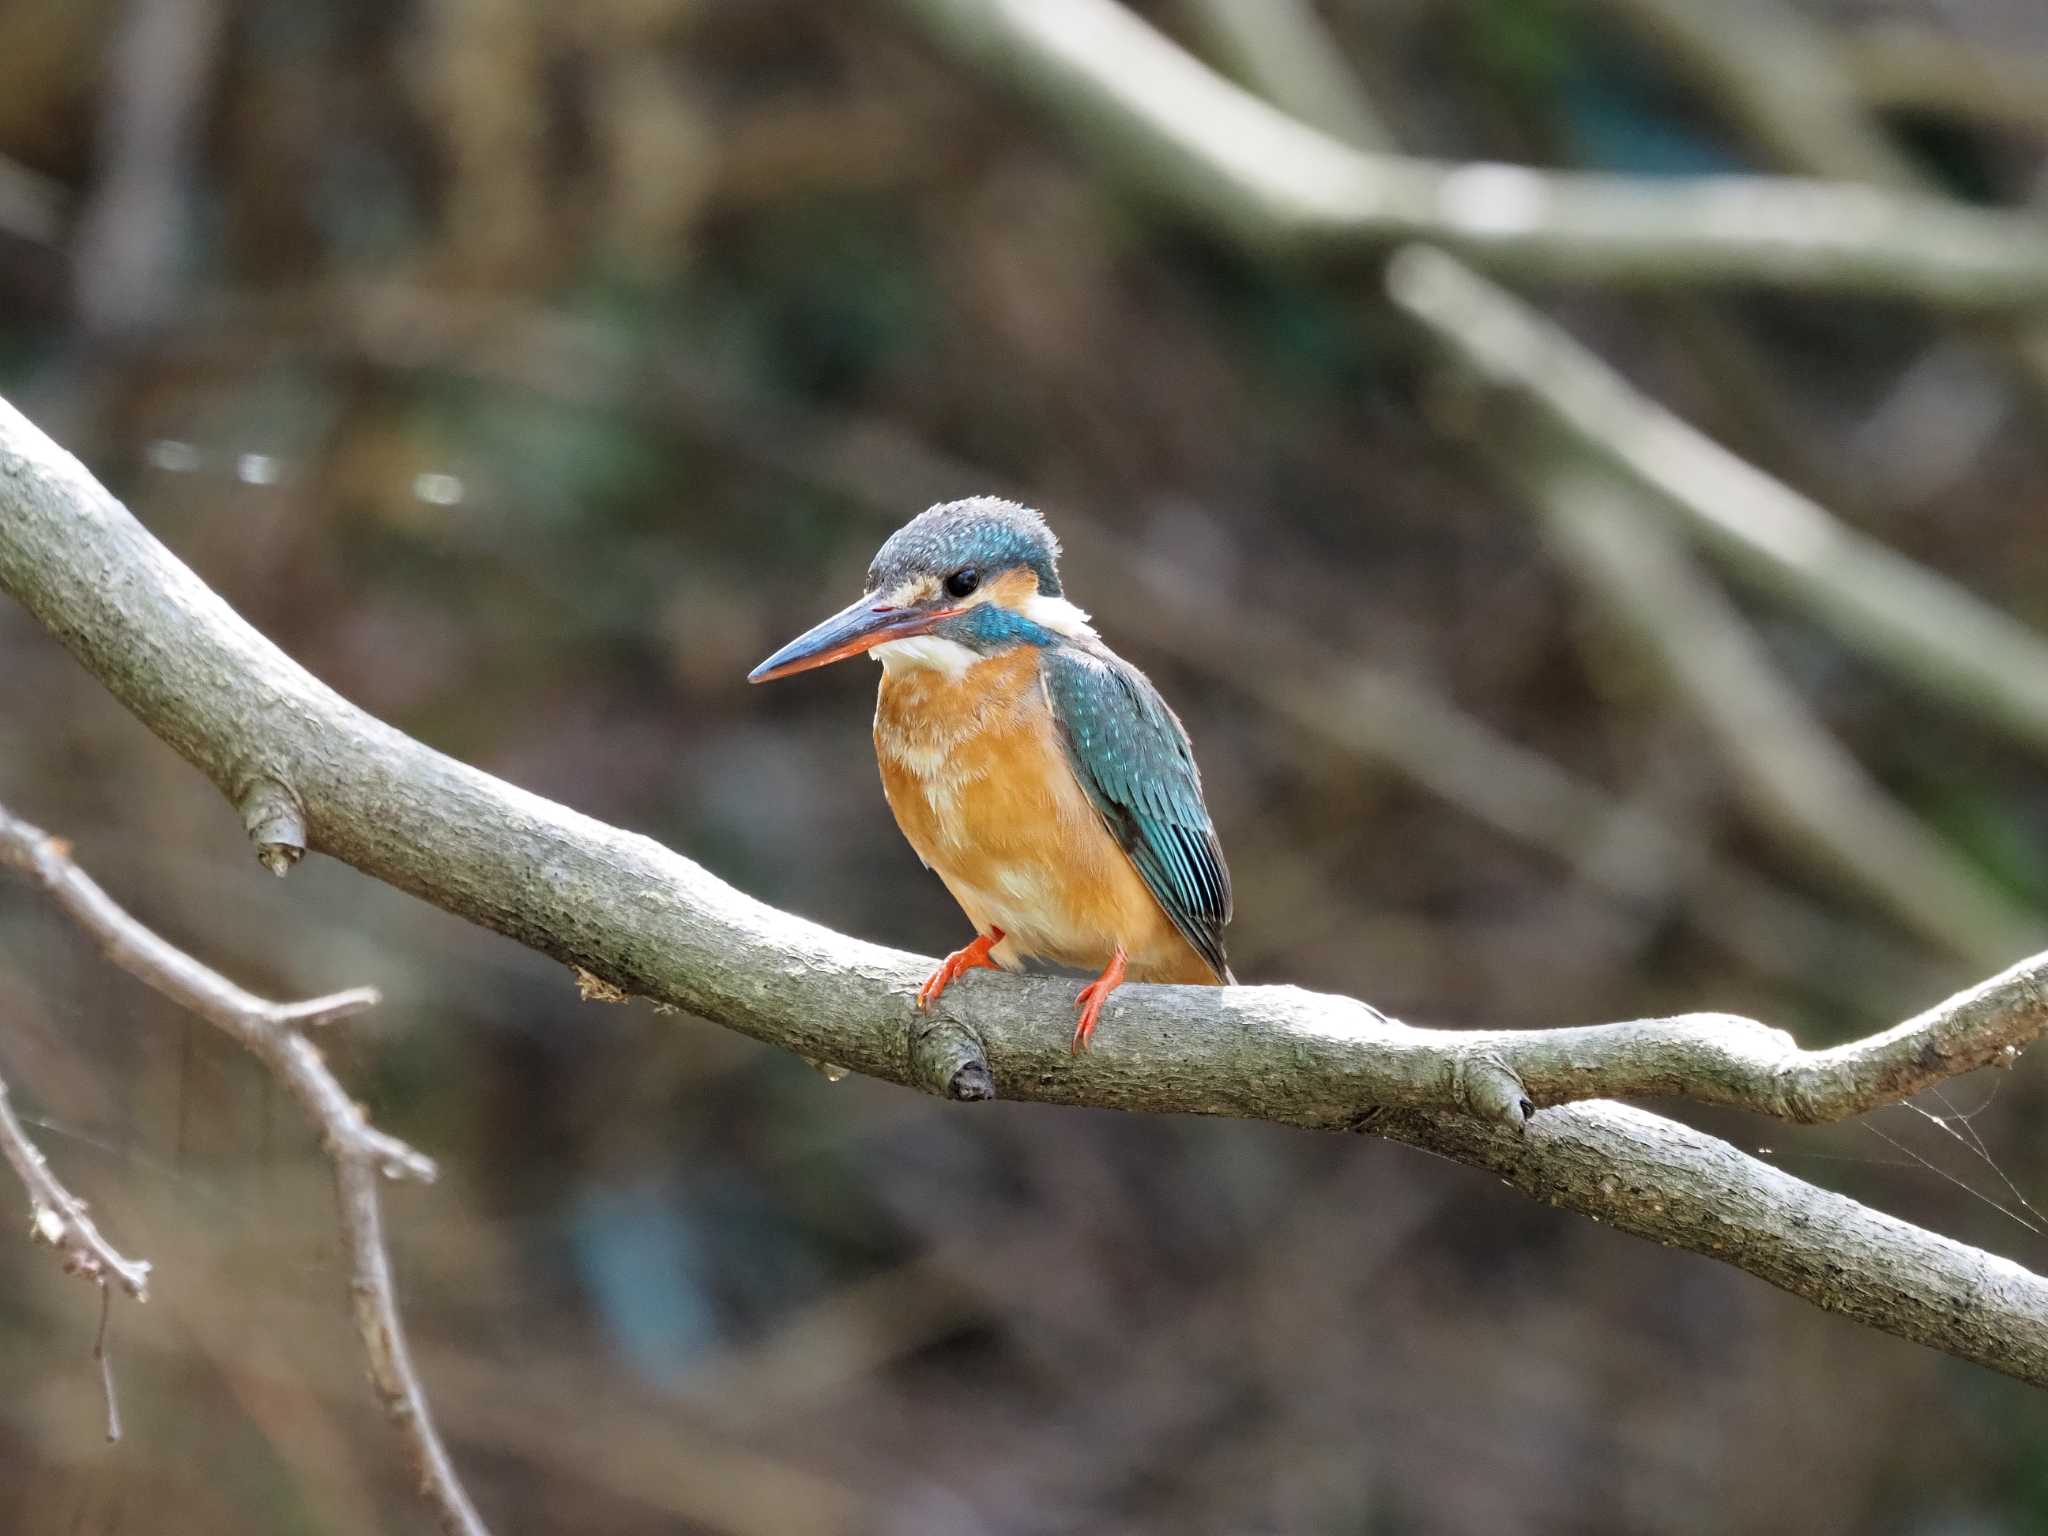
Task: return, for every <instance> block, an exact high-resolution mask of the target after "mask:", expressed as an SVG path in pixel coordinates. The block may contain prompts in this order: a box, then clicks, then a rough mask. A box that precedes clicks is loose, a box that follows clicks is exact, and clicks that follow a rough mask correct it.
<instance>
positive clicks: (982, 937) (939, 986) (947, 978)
mask: <svg viewBox="0 0 2048 1536" xmlns="http://www.w3.org/2000/svg"><path fill="white" fill-rule="evenodd" d="M1002 942H1003V930H1002V929H1000V928H997V927H995V926H994V925H993V924H991V925H990V927H989V930H988V932H987V933H985V934H980V933H977V934H976V935H975V936H974V942H973V943H972V944H969V945H968V946H967V947H966V948H965V949H956V950H954V951H953V953H951V954H950V955H948V956H946V958H945V959H944V960H942V961H940V962H939V968H938V969H937V970H936V971H933V972H932V973H931V975H929V976H927V977H925V979H924V985H923V986H921V987H919V988H918V989H917V1006H918V1008H919V1010H920V1011H922V1012H924V1013H930V1012H931V1011H932V1004H933V1003H936V1002H937V1001H938V1000H939V994H940V993H941V992H944V991H945V990H946V988H948V987H950V986H951V985H952V984H953V983H954V982H956V981H958V980H959V979H960V978H961V977H962V976H963V975H965V974H966V973H967V972H968V971H972V970H975V969H977V968H978V969H981V970H988V971H999V970H1001V969H1002V967H1001V966H999V965H997V964H996V963H995V961H994V960H992V959H990V958H989V951H990V950H992V949H994V948H995V947H996V946H997V945H998V944H1000V943H1002Z"/></svg>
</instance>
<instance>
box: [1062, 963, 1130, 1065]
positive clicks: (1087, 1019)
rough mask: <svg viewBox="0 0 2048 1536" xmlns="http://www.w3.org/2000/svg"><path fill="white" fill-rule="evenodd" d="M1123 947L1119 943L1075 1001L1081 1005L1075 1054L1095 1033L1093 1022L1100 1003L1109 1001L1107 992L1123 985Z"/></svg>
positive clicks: (1098, 1014)
mask: <svg viewBox="0 0 2048 1536" xmlns="http://www.w3.org/2000/svg"><path fill="white" fill-rule="evenodd" d="M1123 981H1124V947H1123V945H1121V944H1119V945H1117V947H1116V953H1115V954H1113V955H1111V956H1110V957H1109V964H1107V965H1105V966H1104V967H1103V968H1102V974H1101V975H1100V976H1098V977H1096V978H1095V979H1094V980H1093V981H1091V982H1089V983H1088V985H1087V986H1085V987H1083V988H1082V989H1081V995H1080V997H1078V998H1077V999H1075V1001H1077V1002H1078V1003H1080V1005H1081V1017H1080V1019H1079V1020H1078V1021H1077V1022H1076V1023H1075V1025H1074V1046H1073V1052H1074V1054H1075V1055H1076V1056H1078V1055H1080V1054H1081V1053H1082V1052H1083V1051H1085V1050H1087V1049H1088V1042H1089V1040H1091V1039H1092V1038H1093V1037H1094V1035H1095V1023H1096V1021H1097V1020H1098V1019H1100V1018H1101V1017H1102V1005H1103V1004H1104V1003H1106V1002H1108V1001H1109V994H1110V993H1112V992H1114V991H1115V990H1116V989H1117V988H1118V987H1120V986H1122V985H1123Z"/></svg>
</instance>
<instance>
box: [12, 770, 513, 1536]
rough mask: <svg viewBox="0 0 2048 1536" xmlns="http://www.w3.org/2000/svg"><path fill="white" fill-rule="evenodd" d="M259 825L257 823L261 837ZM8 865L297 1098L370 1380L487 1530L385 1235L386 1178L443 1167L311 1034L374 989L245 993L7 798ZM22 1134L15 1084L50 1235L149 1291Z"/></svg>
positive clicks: (29, 1178)
mask: <svg viewBox="0 0 2048 1536" xmlns="http://www.w3.org/2000/svg"><path fill="white" fill-rule="evenodd" d="M256 830H257V829H255V828H252V829H251V835H252V836H255V834H256ZM260 846H261V845H260V844H259V847H260ZM0 863H4V864H7V865H11V866H12V867H13V868H15V869H16V870H18V871H19V872H20V873H22V874H23V875H25V876H27V877H28V878H29V879H30V880H33V881H34V882H35V883H36V884H37V885H39V886H41V887H42V888H43V890H44V891H45V892H47V893H48V895H49V896H50V898H51V900H53V901H54V902H55V903H56V904H57V905H58V906H59V907H60V908H62V909H63V911H64V912H65V913H66V914H67V915H68V916H69V917H70V918H71V919H72V920H73V921H74V922H76V923H77V924H78V925H79V927H80V928H82V929H84V930H85V931H86V932H87V933H88V934H90V935H91V936H92V938H93V940H94V941H95V942H96V943H97V944H98V945H99V946H100V948H101V950H102V951H103V952H104V953H105V954H106V957H107V958H108V959H109V960H111V961H113V962H114V964H116V965H118V966H120V967H121V969H122V970H124V971H127V972H128V973H129V974H130V975H131V976H134V977H135V978H136V979H137V980H139V981H141V982H143V983H144V984H145V985H147V986H149V987H151V988H153V989H154V990H155V991H157V992H160V993H162V994H163V995H164V996H165V997H167V998H169V999H170V1000H171V1001H172V1002H174V1003H176V1004H178V1005H179V1006H180V1007H182V1008H185V1009H187V1010H188V1011H190V1012H191V1013H194V1014H196V1015H198V1016H199V1017H200V1018H202V1019H204V1020H206V1022H207V1023H209V1024H211V1025H213V1026H214V1027H215V1028H216V1029H218V1030H220V1031H221V1032H222V1033H224V1034H226V1035H228V1036H229V1037H230V1038H231V1039H233V1040H235V1041H236V1042H237V1043H238V1044H240V1045H241V1046H242V1047H243V1048H244V1049H245V1050H247V1051H248V1052H249V1053H250V1054H251V1055H253V1056H254V1057H255V1058H256V1059H257V1060H258V1061H260V1062H262V1063H263V1065H264V1066H265V1067H266V1068H268V1069H269V1071H270V1073H271V1075H272V1076H273V1077H275V1078H276V1079H277V1080H278V1082H279V1083H280V1084H282V1085H283V1087H284V1088H285V1090H286V1091H287V1092H288V1093H289V1094H291V1096H292V1097H293V1098H294V1099H296V1100H298V1102H299V1107H300V1108H301V1109H303V1110H304V1111H305V1113H306V1118H307V1119H308V1120H309V1121H311V1122H312V1124H313V1127H314V1129H315V1130H316V1131H318V1132H319V1135H320V1140H321V1144H322V1146H323V1147H324V1149H325V1151H326V1153H327V1157H328V1160H329V1161H330V1162H332V1163H333V1165H334V1182H335V1194H336V1197H337V1200H338V1203H339V1207H340V1219H341V1230H342V1239H343V1245H344V1247H345V1248H346V1249H347V1251H348V1256H349V1291H350V1294H351V1296H352V1297H353V1299H354V1308H355V1317H356V1330H357V1332H358V1333H360V1334H361V1335H362V1339H363V1346H364V1348H365V1349H366V1350H367V1351H368V1353H369V1357H370V1380H371V1383H372V1385H373V1386H374V1387H375V1388H376V1391H377V1396H378V1399H379V1400H380V1401H381V1402H382V1403H383V1405H384V1411H385V1414H386V1416H387V1417H388V1418H390V1420H391V1422H392V1423H393V1424H394V1425H395V1426H396V1427H397V1429H398V1431H399V1433H400V1434H401V1435H402V1436H403V1437H404V1439H405V1444H406V1449H407V1452H408V1454H409V1455H410V1457H411V1460H412V1465H413V1471H414V1474H415V1475H416V1476H417V1477H418V1479H419V1485H420V1490H421V1492H422V1493H424V1494H425V1495H426V1498H427V1500H428V1502H429V1503H430V1504H431V1505H432V1506H433V1509H434V1512H435V1514H436V1515H437V1516H438V1517H439V1519H440V1522H441V1528H442V1529H443V1530H444V1531H446V1532H447V1533H448V1536H489V1532H488V1531H487V1530H486V1529H485V1526H484V1523H483V1521H482V1519H481V1518H480V1517H479V1516H478V1515H477V1512H476V1509H475V1507H474V1506H473V1505H472V1504H471V1503H470V1501H469V1495H468V1494H467V1493H466V1492H465V1491H464V1490H463V1487H462V1482H461V1479H460V1478H458V1477H457V1476H456V1474H455V1467H454V1464H453V1463H452V1462H451V1461H450V1460H449V1459H448V1452H447V1450H446V1448H445V1447H443V1446H442V1444H441V1437H440V1434H439V1432H438V1431H437V1430H436V1429H435V1428H434V1419H433V1415H432V1413H431V1412H430V1411H429V1409H428V1407H427V1398H426V1391H425V1389H424V1388H423V1387H422V1386H421V1385H420V1379H419V1374H418V1372H417V1371H416V1370H415V1369H414V1368H413V1364H412V1357H411V1354H410V1352H409V1351H408V1350H407V1348H406V1342H405V1330H404V1326H403V1324H402V1323H401V1321H400V1319H399V1313H398V1291H397V1287H396V1285H395V1283H394V1282H393V1280H392V1276H391V1257H390V1254H389V1252H388V1250H387V1249H386V1247H385V1242H384V1215H383V1208H382V1203H381V1201H380V1199H379V1196H378V1192H377V1183H378V1180H380V1179H386V1178H389V1179H415V1180H418V1181H420V1182H422V1183H427V1182H431V1181H432V1180H433V1178H434V1176H435V1170H434V1165H433V1163H432V1162H431V1161H429V1160H428V1159H427V1158H425V1157H423V1156H422V1155H421V1154H419V1153H418V1152H415V1151H414V1150H413V1149H412V1148H411V1147H409V1146H407V1145H406V1144H405V1143H404V1142H402V1141H399V1140H398V1139H397V1138H396V1137H392V1136H387V1135H385V1134H384V1133H383V1132H382V1131H380V1130H378V1129H376V1128H375V1127H374V1126H372V1125H371V1124H370V1123H369V1121H368V1120H366V1119H365V1118H364V1116H363V1112H362V1110H361V1109H359V1108H358V1107H357V1106H356V1102H355V1100H354V1099H352V1098H350V1097H349V1094H348V1090H347V1089H345V1088H344V1087H342V1085H341V1083H340V1082H339V1080H337V1079H336V1077H335V1076H334V1074H333V1073H332V1072H330V1071H329V1070H328V1069H327V1064H326V1063H325V1062H324V1061H322V1060H321V1058H320V1052H319V1051H318V1049H316V1048H315V1047H314V1045H313V1043H312V1042H311V1041H310V1040H308V1039H307V1038H306V1037H305V1034H304V1033H303V1031H305V1030H307V1029H310V1028H314V1027H317V1026H319V1025H322V1024H331V1023H335V1022H337V1021H339V1020H341V1019H345V1018H349V1017H351V1016H352V1015H354V1014H358V1013H361V1012H363V1011H365V1010H366V1009H369V1008H373V1007H375V1006H376V1004H377V1000H378V999H377V994H376V992H375V991H373V990H372V989H370V988H368V987H354V988H351V989H350V990H348V991H346V992H336V993H333V994H331V995H330V996H327V997H317V998H312V999H309V1000H307V1001H305V1002H299V1003H273V1002H269V1001H266V1000H265V999H263V998H260V997H257V996H255V995H253V994H252V993H249V992H245V991H243V990H242V989H241V988H240V987H238V986H236V985H235V984H234V983H233V982H231V981H229V980H228V979H227V978H226V977H225V976H222V975H221V974H220V973H219V972H217V971H214V970H211V969H209V968H208V967H207V966H204V965H202V964H200V962H199V961H197V960H195V959H193V958H192V957H191V956H190V955H188V954H185V953H184V952H183V951H182V950H179V949H177V948H176V947H175V946H173V945H171V944H170V943H168V942H167V941H166V940H164V939H163V938H162V937H160V936H159V935H158V934H156V933H154V932H153V931H151V930H150V929H149V928H147V927H145V926H144V925H143V924H142V923H140V922H139V921H137V920H136V919H135V918H134V917H132V916H131V915H130V914H129V913H127V912H125V911H123V910H122V908H121V907H120V906H119V904H118V903H116V902H115V901H114V899H113V898H112V897H111V896H109V895H107V893H106V892H105V891H103V890H101V889H100V887H99V886H98V885H97V884H96V883H95V882H94V881H93V879H92V877H91V876H90V875H88V874H86V873H85V871H84V870H82V869H80V868H79V867H78V866H77V865H76V864H75V863H73V862H72V860H71V856H70V851H69V849H67V848H66V847H65V846H64V844H62V843H61V842H59V841H58V840H57V839H56V838H54V837H51V836H50V835H49V834H47V833H45V832H41V831H38V830H37V829H36V828H34V827H32V826H30V825H29V824H28V823H26V822H24V821H19V820H17V819H16V818H15V817H14V816H12V815H11V814H9V813H8V811H7V810H6V808H5V807H0ZM17 1143H18V1144H19V1146H20V1147H27V1139H26V1137H25V1136H22V1135H21V1133H20V1126H19V1125H18V1123H16V1122H15V1119H14V1116H13V1113H12V1111H11V1110H9V1109H8V1108H7V1104H6V1095H5V1092H4V1090H0V1148H4V1149H5V1150H7V1152H8V1156H9V1160H10V1161H13V1162H15V1163H16V1168H17V1171H18V1172H20V1174H21V1177H22V1178H23V1180H24V1181H25V1182H27V1183H28V1185H29V1189H30V1192H31V1194H32V1195H33V1196H34V1198H35V1200H36V1202H37V1210H38V1228H39V1231H41V1232H42V1233H43V1235H45V1236H46V1237H48V1239H49V1240H50V1241H52V1242H54V1243H56V1244H58V1246H60V1247H62V1248H64V1249H65V1250H66V1252H67V1254H69V1255H75V1256H81V1257H80V1262H81V1263H82V1264H83V1265H85V1266H90V1267H88V1268H87V1272H88V1273H96V1277H97V1278H98V1279H99V1280H100V1283H101V1285H102V1286H104V1285H105V1284H106V1283H107V1278H106V1277H107V1274H108V1273H111V1274H112V1275H114V1276H115V1277H117V1278H118V1279H119V1280H120V1281H121V1283H122V1284H123V1286H124V1287H125V1288H126V1289H127V1290H128V1291H129V1294H131V1295H133V1296H135V1297H136V1298H137V1299H138V1300H140V1299H141V1298H142V1294H143V1289H142V1288H143V1282H144V1280H145V1279H146V1277H147V1275H148V1270H149V1266H148V1265H146V1264H131V1263H129V1262H128V1261H126V1260H123V1259H122V1258H121V1257H120V1255H119V1254H117V1253H115V1252H114V1251H113V1249H112V1248H110V1247H108V1246H107V1245H106V1243H105V1242H104V1240H103V1239H101V1238H100V1236H99V1234H98V1233H97V1232H96V1231H95V1230H94V1229H93V1226H92V1223H91V1221H90V1220H88V1219H87V1218H86V1216H85V1213H84V1206H83V1204H82V1203H81V1202H79V1201H78V1200H77V1199H75V1198H74V1197H73V1196H71V1195H69V1194H68V1193H67V1192H66V1191H65V1190H64V1189H63V1188H62V1186H60V1185H58V1184H57V1183H56V1181H55V1180H54V1179H52V1178H51V1177H50V1176H49V1174H48V1170H47V1169H45V1168H43V1167H42V1162H41V1156H40V1154H39V1153H37V1152H36V1151H35V1149H34V1148H33V1147H27V1151H28V1153H29V1156H30V1158H31V1160H32V1161H31V1163H30V1165H29V1166H27V1167H24V1166H23V1165H22V1164H21V1162H20V1161H19V1160H18V1157H19V1149H18V1146H17ZM43 1211H54V1212H55V1217H54V1219H52V1220H51V1221H49V1222H48V1223H45V1222H44V1221H43V1219H42V1216H41V1213H42V1212H43ZM105 1331H106V1325H105V1321H104V1318H102V1322H101V1337H100V1343H98V1344H96V1345H95V1346H94V1353H95V1355H97V1356H99V1358H100V1359H101V1362H102V1367H103V1368H104V1363H105V1357H104V1344H105ZM108 1382H109V1385H108V1394H107V1403H108V1423H109V1427H110V1438H111V1437H114V1436H117V1435H118V1419H117V1418H115V1416H114V1408H113V1392H112V1386H111V1378H110V1377H109V1378H108Z"/></svg>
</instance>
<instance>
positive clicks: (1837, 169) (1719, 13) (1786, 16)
mask: <svg viewBox="0 0 2048 1536" xmlns="http://www.w3.org/2000/svg"><path fill="white" fill-rule="evenodd" d="M1606 3H1607V5H1608V7H1609V9H1611V10H1615V11H1618V12H1620V13H1621V14H1622V15H1623V16H1624V17H1626V18H1628V19H1630V20H1632V21H1633V22H1634V23H1635V24H1636V25H1637V26H1638V27H1639V28H1641V29H1642V30H1643V31H1644V32H1646V33H1647V34H1648V35H1649V36H1650V37H1651V38H1653V39H1654V40H1655V41H1657V42H1658V43H1661V44H1662V45H1663V46H1664V47H1665V48H1666V49H1667V50H1669V51H1670V52H1671V53H1673V54H1674V55H1676V56H1677V58H1678V59H1679V60H1680V62H1681V63H1682V64H1683V65H1685V66H1686V67H1687V68H1688V69H1690V70H1691V71H1692V72H1693V73H1694V74H1695V75H1697V76H1699V77H1700V78H1701V79H1702V80H1704V81H1706V82H1707V83H1708V84H1709V85H1711V86H1712V88H1713V92H1714V94H1713V97H1712V103H1713V105H1714V106H1716V107H1717V108H1720V109H1722V110H1725V111H1727V112H1729V113H1731V114H1732V115H1733V116H1734V117H1735V119H1736V120H1737V121H1738V122H1739V123H1741V124H1742V125H1743V126H1744V127H1745V128H1746V129H1747V130H1748V132H1749V134H1750V136H1751V137H1752V138H1754V139H1755V140H1756V141H1757V142H1758V143H1759V144H1761V145H1762V146H1763V147H1764V148H1765V149H1767V150H1768V151H1770V152H1771V153H1772V154H1773V155H1775V156H1776V157H1777V158H1778V159H1779V160H1780V161H1782V162H1783V163H1784V164H1786V165H1788V166H1792V167H1795V168H1797V169H1798V170H1800V171H1801V172H1804V173H1805V174H1807V175H1811V176H1827V177H1831V178H1835V179H1838V180H1841V181H1866V182H1870V183H1871V184H1873V185H1875V186H1881V187H1889V188H1891V189H1893V190H1894V191H1899V192H1925V191H1927V190H1928V188H1927V184H1926V178H1925V177H1923V176H1922V175H1921V173H1920V171H1919V168H1918V167H1916V166H1915V165H1914V164H1913V163H1912V162H1911V161H1909V160H1908V159H1907V158H1906V157H1905V155H1904V154H1903V153H1901V152H1900V150H1899V148H1898V146H1897V145H1896V144H1894V143H1893V142H1892V140H1891V138H1890V136H1889V135H1888V134H1886V133H1885V131H1884V130H1883V128H1882V127H1880V126H1879V125H1878V124H1877V123H1876V122H1875V121H1873V120H1872V119H1871V118H1870V117H1869V115H1868V114H1867V113H1866V112H1865V111H1864V106H1863V102H1862V100H1861V98H1860V96H1859V93H1858V91H1857V88H1856V85H1855V82H1854V81H1853V80H1852V79H1851V78H1850V77H1849V75H1848V74H1847V73H1846V72H1845V71H1844V69H1843V68H1842V61H1841V56H1840V53H1839V52H1838V50H1837V49H1836V48H1835V46H1834V40H1833V38H1832V36H1831V35H1830V34H1829V33H1828V32H1827V31H1826V30H1825V29H1824V28H1823V27H1822V26H1821V25H1820V24H1818V23H1816V22H1814V21H1811V20H1809V19H1808V18H1807V17H1805V16H1803V15H1801V14H1800V13H1799V12H1798V11H1796V10H1794V9H1793V8H1792V7H1790V6H1788V5H1785V4H1781V3H1779V0H1722V3H1720V4H1717V5H1713V6H1701V5H1689V4H1687V3H1686V0H1606Z"/></svg>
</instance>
